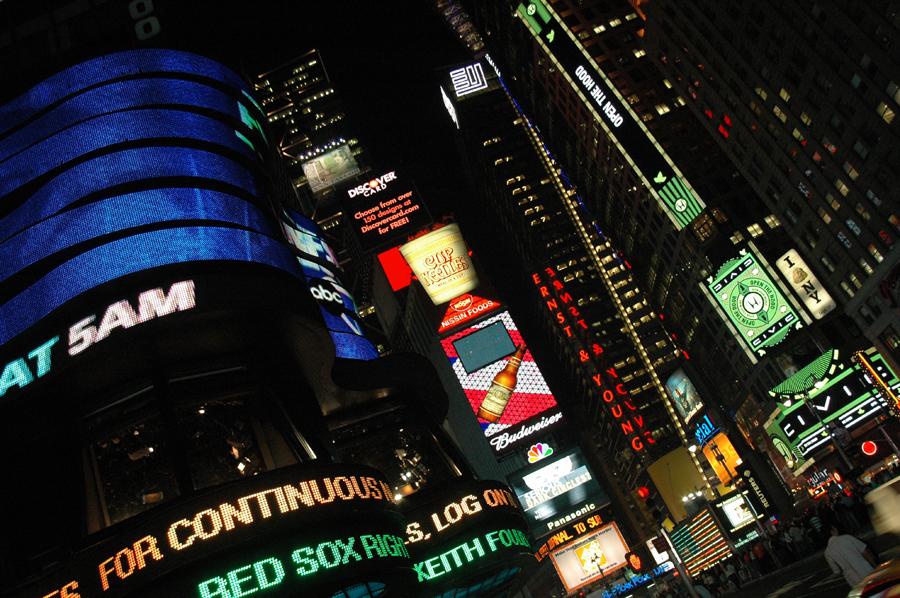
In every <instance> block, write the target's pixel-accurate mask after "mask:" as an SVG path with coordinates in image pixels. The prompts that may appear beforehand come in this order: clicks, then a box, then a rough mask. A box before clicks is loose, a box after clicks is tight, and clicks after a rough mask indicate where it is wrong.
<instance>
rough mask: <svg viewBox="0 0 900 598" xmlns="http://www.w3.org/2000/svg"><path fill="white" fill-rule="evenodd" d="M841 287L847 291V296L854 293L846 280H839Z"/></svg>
mask: <svg viewBox="0 0 900 598" xmlns="http://www.w3.org/2000/svg"><path fill="white" fill-rule="evenodd" d="M841 288H842V289H843V290H844V292H845V293H847V296H848V297H852V296H853V295H854V294H855V293H854V292H853V289H851V288H850V285H849V284H847V281H846V280H842V281H841Z"/></svg>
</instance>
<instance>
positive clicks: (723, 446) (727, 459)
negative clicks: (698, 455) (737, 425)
mask: <svg viewBox="0 0 900 598" xmlns="http://www.w3.org/2000/svg"><path fill="white" fill-rule="evenodd" d="M703 456H704V457H706V460H707V461H708V462H709V464H710V466H712V468H713V471H714V472H716V477H718V478H719V481H720V482H721V483H723V484H730V483H731V480H732V478H734V476H735V475H737V472H738V471H739V470H738V468H739V467H740V465H741V464H742V463H743V460H742V459H741V458H740V457H739V456H738V454H737V451H736V450H735V448H734V445H733V444H731V440H729V439H728V436H727V435H726V434H724V433H723V432H719V433H717V434H716V435H715V436H713V437H712V440H710V441H709V442H708V443H707V444H706V445H705V446H704V447H703Z"/></svg>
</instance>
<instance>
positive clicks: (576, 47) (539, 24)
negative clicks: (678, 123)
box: [517, 0, 705, 230]
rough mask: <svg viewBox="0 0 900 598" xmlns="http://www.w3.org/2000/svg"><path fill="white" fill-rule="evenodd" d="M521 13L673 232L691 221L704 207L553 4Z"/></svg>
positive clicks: (540, 3)
mask: <svg viewBox="0 0 900 598" xmlns="http://www.w3.org/2000/svg"><path fill="white" fill-rule="evenodd" d="M517 13H518V16H519V18H520V19H522V21H523V22H524V23H525V24H526V26H527V27H528V30H529V31H530V32H531V34H532V35H533V36H534V37H535V38H536V39H537V40H538V43H539V44H540V45H541V46H542V47H543V49H544V51H545V52H546V53H547V55H548V57H549V58H550V59H551V60H552V61H553V62H554V63H555V64H556V66H557V67H558V68H559V70H560V72H561V73H562V74H563V75H564V76H565V79H566V80H567V81H568V83H569V85H570V86H571V87H572V89H573V90H574V91H575V93H576V94H578V95H579V96H580V97H581V99H582V101H583V102H584V103H585V105H586V106H587V108H588V110H589V111H590V112H592V113H593V115H594V119H595V121H596V122H598V123H599V124H600V125H601V126H602V127H603V129H604V130H605V131H606V133H607V135H608V136H609V137H610V139H612V140H613V141H614V142H615V143H616V145H617V146H618V147H619V149H620V150H622V152H623V153H624V154H625V155H626V156H628V157H629V158H630V159H631V161H632V162H633V164H634V167H635V170H636V171H637V172H638V174H639V175H640V177H641V180H642V181H643V182H644V185H646V187H647V188H648V189H650V190H651V192H652V193H653V195H654V197H656V199H657V201H658V202H659V206H660V207H661V208H662V209H663V211H664V212H665V213H666V215H668V217H669V219H670V220H671V221H672V224H673V225H674V226H675V229H676V230H681V229H683V228H684V227H686V226H688V225H689V224H690V223H691V222H693V220H694V219H695V218H696V217H697V216H699V215H700V212H701V211H702V210H703V208H704V207H705V204H704V203H703V201H702V200H701V199H700V198H699V197H698V196H697V194H696V192H695V191H694V190H693V189H692V188H691V187H690V186H689V184H688V183H687V182H686V181H685V179H684V178H683V176H682V174H681V173H680V172H678V170H677V169H676V168H675V166H674V164H673V163H672V160H671V159H670V158H669V157H668V156H667V155H666V154H665V152H664V151H663V150H662V148H661V146H660V145H659V144H658V143H657V142H656V140H655V139H654V138H653V136H652V135H651V134H650V132H649V131H648V130H647V128H646V127H645V126H644V124H643V123H642V122H641V120H640V119H639V118H638V116H637V115H636V114H635V113H634V112H633V111H632V110H631V107H630V106H629V104H628V103H627V102H625V101H624V100H623V99H622V96H621V95H620V94H619V92H618V90H617V89H616V88H615V86H614V85H613V84H612V81H610V80H609V79H608V78H607V77H606V75H604V73H603V71H602V70H601V69H600V68H598V66H597V63H596V62H595V61H594V59H593V58H591V56H590V54H589V53H588V52H587V51H586V50H585V49H584V48H583V46H582V44H581V42H580V41H579V40H578V38H576V37H575V35H574V34H573V33H572V32H571V31H570V30H569V27H567V26H566V25H565V24H564V23H563V22H562V19H561V17H560V16H559V15H558V14H557V13H556V11H555V10H554V9H553V7H551V6H550V3H549V2H546V1H545V0H528V1H524V2H522V3H520V4H519V5H518V8H517Z"/></svg>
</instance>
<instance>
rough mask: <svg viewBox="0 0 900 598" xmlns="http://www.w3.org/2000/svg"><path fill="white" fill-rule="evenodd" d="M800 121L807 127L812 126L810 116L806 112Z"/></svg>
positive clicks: (802, 114) (802, 113)
mask: <svg viewBox="0 0 900 598" xmlns="http://www.w3.org/2000/svg"><path fill="white" fill-rule="evenodd" d="M800 121H801V122H802V123H803V124H804V125H806V126H807V127H808V126H810V125H811V124H812V119H811V118H810V117H809V114H807V113H806V112H801V113H800Z"/></svg>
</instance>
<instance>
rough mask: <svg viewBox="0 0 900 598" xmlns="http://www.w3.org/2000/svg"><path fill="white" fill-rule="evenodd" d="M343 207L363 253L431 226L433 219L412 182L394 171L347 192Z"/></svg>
mask: <svg viewBox="0 0 900 598" xmlns="http://www.w3.org/2000/svg"><path fill="white" fill-rule="evenodd" d="M346 194H347V198H348V199H347V201H346V203H345V207H344V213H345V214H346V218H347V219H348V220H349V222H350V227H351V228H352V229H353V230H355V231H356V236H357V238H358V239H359V242H360V245H362V248H363V250H365V251H370V250H373V249H376V248H379V247H383V246H385V245H389V244H391V243H394V242H397V241H400V240H401V239H402V240H405V239H406V237H408V236H409V235H411V234H413V233H415V232H416V231H418V230H420V229H422V228H424V227H426V226H428V225H429V224H431V216H430V215H429V214H428V209H427V208H426V207H425V204H424V202H423V201H422V198H421V197H419V193H418V191H416V189H415V187H414V186H413V185H412V183H410V182H407V181H405V180H404V179H402V178H401V177H398V176H397V172H396V171H394V170H391V171H389V172H386V173H384V174H381V175H379V176H377V177H375V178H374V179H372V180H370V181H369V182H367V183H363V184H361V185H357V186H356V187H352V188H350V189H347V190H346Z"/></svg>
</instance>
